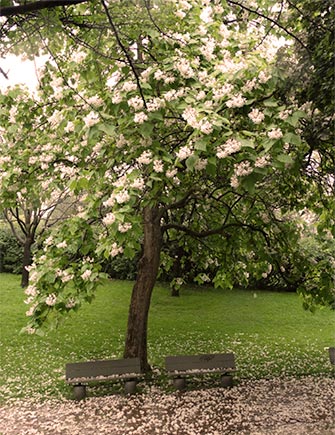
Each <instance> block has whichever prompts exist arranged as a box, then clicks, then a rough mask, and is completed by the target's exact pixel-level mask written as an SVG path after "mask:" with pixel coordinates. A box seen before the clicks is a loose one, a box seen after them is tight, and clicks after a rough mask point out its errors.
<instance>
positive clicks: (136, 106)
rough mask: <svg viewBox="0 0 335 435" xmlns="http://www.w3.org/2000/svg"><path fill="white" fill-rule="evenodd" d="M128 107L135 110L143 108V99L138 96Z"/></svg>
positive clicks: (132, 99)
mask: <svg viewBox="0 0 335 435" xmlns="http://www.w3.org/2000/svg"><path fill="white" fill-rule="evenodd" d="M128 106H130V107H133V108H134V109H135V110H139V109H142V108H143V106H144V103H143V100H142V98H140V97H138V96H136V97H133V98H130V99H129V100H128Z"/></svg>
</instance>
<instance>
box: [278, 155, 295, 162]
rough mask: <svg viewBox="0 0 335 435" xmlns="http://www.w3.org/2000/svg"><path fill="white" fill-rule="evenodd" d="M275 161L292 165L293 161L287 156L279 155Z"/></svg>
mask: <svg viewBox="0 0 335 435" xmlns="http://www.w3.org/2000/svg"><path fill="white" fill-rule="evenodd" d="M276 159H277V160H278V162H282V163H286V164H291V163H293V159H292V157H291V156H290V155H288V154H279V155H278V156H277V157H276Z"/></svg>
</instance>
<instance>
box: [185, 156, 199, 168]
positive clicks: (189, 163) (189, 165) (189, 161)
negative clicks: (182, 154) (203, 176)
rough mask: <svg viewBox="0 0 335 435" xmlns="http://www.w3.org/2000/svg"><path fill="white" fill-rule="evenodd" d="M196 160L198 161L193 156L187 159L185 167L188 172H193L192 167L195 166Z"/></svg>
mask: <svg viewBox="0 0 335 435" xmlns="http://www.w3.org/2000/svg"><path fill="white" fill-rule="evenodd" d="M197 160H198V157H197V156H194V155H192V156H190V157H188V158H187V160H186V167H187V169H188V170H189V171H193V169H194V165H195V164H196V162H197Z"/></svg>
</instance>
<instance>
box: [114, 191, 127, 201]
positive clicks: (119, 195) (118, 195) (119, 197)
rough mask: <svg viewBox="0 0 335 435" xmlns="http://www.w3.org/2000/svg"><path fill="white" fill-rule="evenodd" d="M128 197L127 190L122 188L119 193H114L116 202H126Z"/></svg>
mask: <svg viewBox="0 0 335 435" xmlns="http://www.w3.org/2000/svg"><path fill="white" fill-rule="evenodd" d="M129 199H130V195H129V193H128V191H127V190H122V191H121V192H119V193H116V194H115V200H116V202H117V203H118V204H124V203H125V202H128V201H129Z"/></svg>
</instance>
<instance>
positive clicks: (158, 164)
mask: <svg viewBox="0 0 335 435" xmlns="http://www.w3.org/2000/svg"><path fill="white" fill-rule="evenodd" d="M153 169H154V171H155V172H157V173H160V172H163V171H164V164H163V162H162V160H154V163H153Z"/></svg>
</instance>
